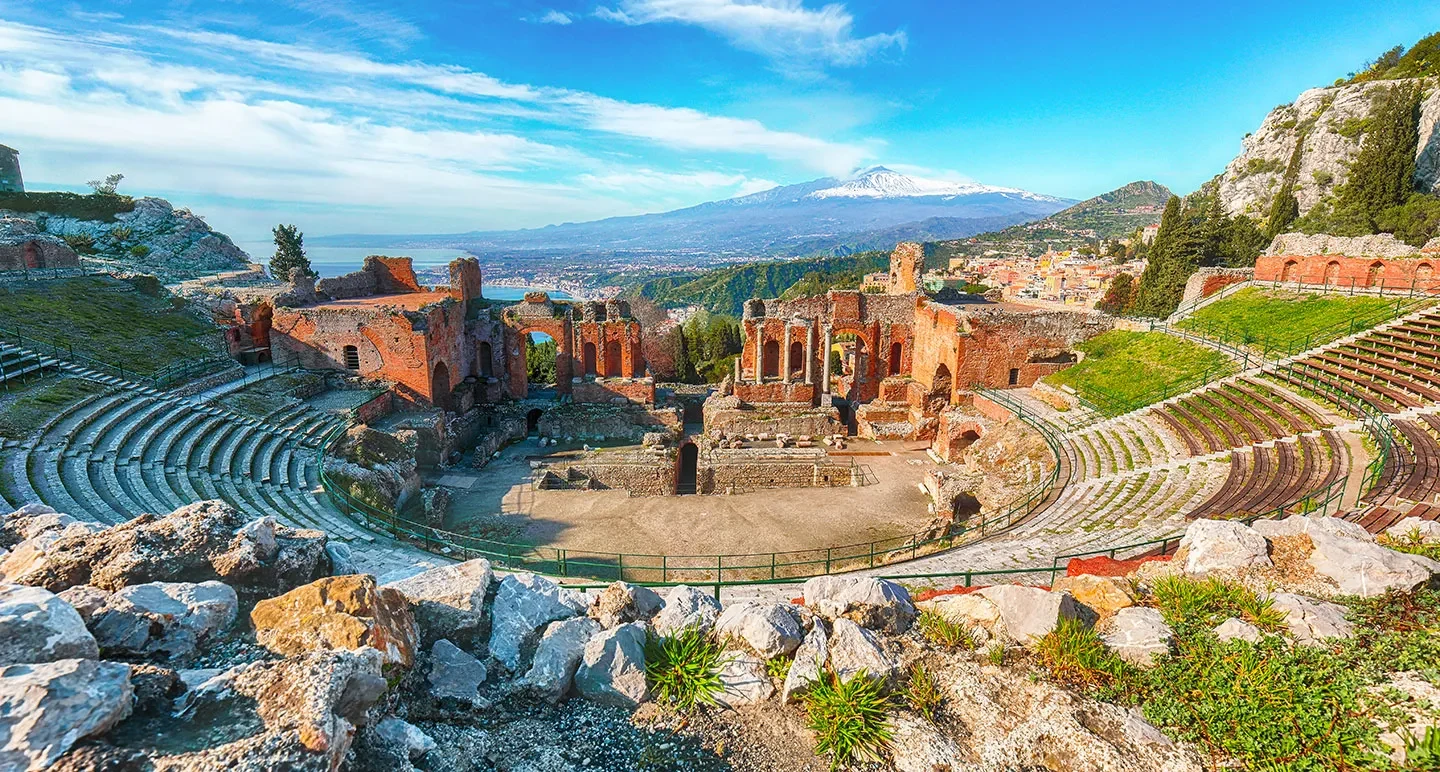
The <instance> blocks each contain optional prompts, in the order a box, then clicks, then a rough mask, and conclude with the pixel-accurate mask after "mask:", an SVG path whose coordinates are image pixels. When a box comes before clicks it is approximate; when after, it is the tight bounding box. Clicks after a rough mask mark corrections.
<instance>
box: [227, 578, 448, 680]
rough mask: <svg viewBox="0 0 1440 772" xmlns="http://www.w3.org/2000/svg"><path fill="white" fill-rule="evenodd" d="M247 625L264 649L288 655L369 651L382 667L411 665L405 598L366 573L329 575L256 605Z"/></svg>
mask: <svg viewBox="0 0 1440 772" xmlns="http://www.w3.org/2000/svg"><path fill="white" fill-rule="evenodd" d="M250 621H251V622H252V623H253V624H254V625H255V637H256V639H257V640H258V641H259V642H260V644H261V645H262V646H264V647H266V648H267V649H270V650H271V651H273V652H275V653H277V654H282V655H286V656H293V655H301V654H306V653H308V652H311V651H315V650H325V649H347V650H350V651H355V650H358V649H361V648H364V647H369V648H372V649H375V650H377V651H379V652H380V655H381V657H382V661H383V663H384V664H386V665H399V666H401V667H410V665H411V664H413V663H414V662H415V649H416V646H417V641H418V640H419V632H418V631H417V630H416V628H415V618H414V616H412V615H411V613H410V603H409V601H407V600H406V599H405V595H404V594H403V593H401V592H400V591H399V590H395V589H391V588H389V587H379V586H377V585H376V583H375V577H373V576H370V575H368V574H352V575H350V576H332V577H327V578H325V579H320V580H317V581H315V582H311V583H310V584H307V585H305V586H304V587H298V588H296V589H294V590H291V591H290V592H288V593H285V594H284V595H281V596H280V597H278V598H270V599H268V600H263V601H260V602H259V603H256V604H255V609H254V610H253V611H251V612H250Z"/></svg>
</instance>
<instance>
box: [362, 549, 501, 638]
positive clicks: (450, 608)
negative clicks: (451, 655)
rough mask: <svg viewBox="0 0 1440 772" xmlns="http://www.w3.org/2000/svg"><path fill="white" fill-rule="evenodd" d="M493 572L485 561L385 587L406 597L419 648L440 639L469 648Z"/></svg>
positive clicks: (436, 570)
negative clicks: (413, 618) (415, 625)
mask: <svg viewBox="0 0 1440 772" xmlns="http://www.w3.org/2000/svg"><path fill="white" fill-rule="evenodd" d="M494 578H495V572H494V571H493V570H491V568H490V561H488V560H485V559H484V558H477V559H475V560H467V561H465V562H464V563H457V564H455V565H448V566H440V567H438V568H432V569H430V570H428V571H423V572H421V573H419V574H416V575H414V576H411V577H408V578H406V579H401V580H400V581H396V582H390V583H389V584H386V585H384V586H385V587H391V588H394V589H396V590H399V591H400V592H402V593H404V594H405V597H406V599H408V600H409V601H410V606H411V610H412V611H414V613H415V622H416V624H418V625H419V626H420V635H421V644H422V645H428V644H432V643H434V642H435V641H437V640H440V639H441V638H444V639H446V640H449V641H451V642H459V643H462V644H465V645H469V644H471V643H473V642H475V641H474V637H475V636H476V634H477V633H478V632H479V630H480V627H481V625H482V623H483V622H484V620H485V594H486V593H487V592H489V590H490V583H491V582H492V581H494Z"/></svg>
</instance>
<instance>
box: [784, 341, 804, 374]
mask: <svg viewBox="0 0 1440 772" xmlns="http://www.w3.org/2000/svg"><path fill="white" fill-rule="evenodd" d="M788 366H789V368H790V377H791V378H795V377H797V376H803V375H804V374H805V344H804V343H801V342H800V341H798V340H797V341H794V342H792V343H791V344H790V362H789V365H788Z"/></svg>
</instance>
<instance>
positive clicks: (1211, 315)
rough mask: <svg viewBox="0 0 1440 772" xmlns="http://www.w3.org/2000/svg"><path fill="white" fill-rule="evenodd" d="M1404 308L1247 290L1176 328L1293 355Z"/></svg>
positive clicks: (1371, 300) (1379, 301) (1381, 301)
mask: <svg viewBox="0 0 1440 772" xmlns="http://www.w3.org/2000/svg"><path fill="white" fill-rule="evenodd" d="M1408 308H1409V305H1407V304H1399V305H1397V303H1396V302H1395V301H1393V300H1387V299H1385V298H1379V297H1366V296H1358V297H1348V296H1344V295H1322V294H1316V293H1309V292H1286V291H1280V290H1269V289H1265V288H1263V287H1247V288H1245V289H1242V290H1240V291H1239V292H1237V293H1235V294H1233V295H1231V296H1229V297H1226V298H1222V299H1220V300H1217V301H1215V302H1213V303H1211V304H1209V305H1207V306H1205V307H1203V308H1200V309H1199V310H1197V311H1195V312H1194V313H1193V314H1191V315H1190V316H1187V317H1186V318H1184V319H1182V320H1181V321H1180V322H1178V323H1177V324H1176V325H1175V326H1176V327H1179V328H1181V329H1185V330H1191V331H1193V332H1197V333H1200V334H1202V335H1205V336H1206V337H1210V338H1215V339H1217V340H1222V341H1225V342H1226V343H1233V344H1235V345H1253V346H1255V347H1256V348H1258V349H1260V350H1262V351H1283V352H1286V353H1293V352H1296V351H1301V350H1303V349H1304V348H1309V347H1311V346H1318V345H1321V344H1324V343H1328V342H1329V341H1331V340H1334V339H1336V338H1340V337H1343V336H1345V335H1348V334H1350V333H1351V332H1352V331H1353V330H1352V325H1363V326H1364V327H1373V326H1374V325H1376V324H1379V323H1381V322H1382V321H1385V320H1387V319H1390V318H1392V317H1393V316H1394V315H1395V314H1396V313H1399V312H1403V311H1404V310H1405V309H1408ZM1307 341H1308V342H1309V345H1307V344H1306V342H1307Z"/></svg>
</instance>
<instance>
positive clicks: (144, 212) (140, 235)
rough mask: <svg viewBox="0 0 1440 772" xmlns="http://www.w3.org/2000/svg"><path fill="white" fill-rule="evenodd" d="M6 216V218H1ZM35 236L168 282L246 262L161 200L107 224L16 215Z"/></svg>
mask: <svg viewBox="0 0 1440 772" xmlns="http://www.w3.org/2000/svg"><path fill="white" fill-rule="evenodd" d="M5 214H8V212H7V213H5ZM14 214H15V216H17V217H20V218H24V219H28V220H32V221H34V222H35V223H36V228H37V229H38V230H39V231H43V232H45V233H49V234H52V235H54V236H58V237H60V238H63V239H65V240H66V241H67V242H70V243H71V245H72V246H74V245H77V244H79V245H81V246H78V247H77V248H76V251H77V252H80V254H81V256H82V257H87V258H90V259H91V260H94V261H99V262H104V263H106V264H108V265H109V266H111V267H113V268H116V269H120V270H132V271H141V272H144V273H152V274H155V275H157V276H159V277H160V278H161V279H163V280H166V281H170V280H175V279H186V278H192V277H196V276H203V275H207V274H213V273H218V272H220V271H234V270H238V269H241V268H244V267H245V266H246V265H248V264H249V262H250V256H249V255H247V254H246V253H245V252H244V250H242V249H240V248H239V247H237V246H235V244H234V242H232V241H231V240H230V237H229V236H226V235H225V234H223V233H218V232H216V231H214V230H212V229H211V228H210V226H209V225H208V224H207V223H206V222H205V220H203V219H202V218H201V217H200V216H199V215H196V214H194V213H192V212H191V211H190V210H189V209H176V208H174V207H173V206H171V205H170V202H169V201H166V200H165V199H163V198H148V197H147V198H141V199H138V200H136V201H135V208H134V210H133V211H130V212H121V213H119V214H116V215H115V220H114V221H111V222H107V221H102V220H82V219H78V218H75V217H65V216H61V215H55V214H47V213H44V212H25V213H14Z"/></svg>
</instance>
